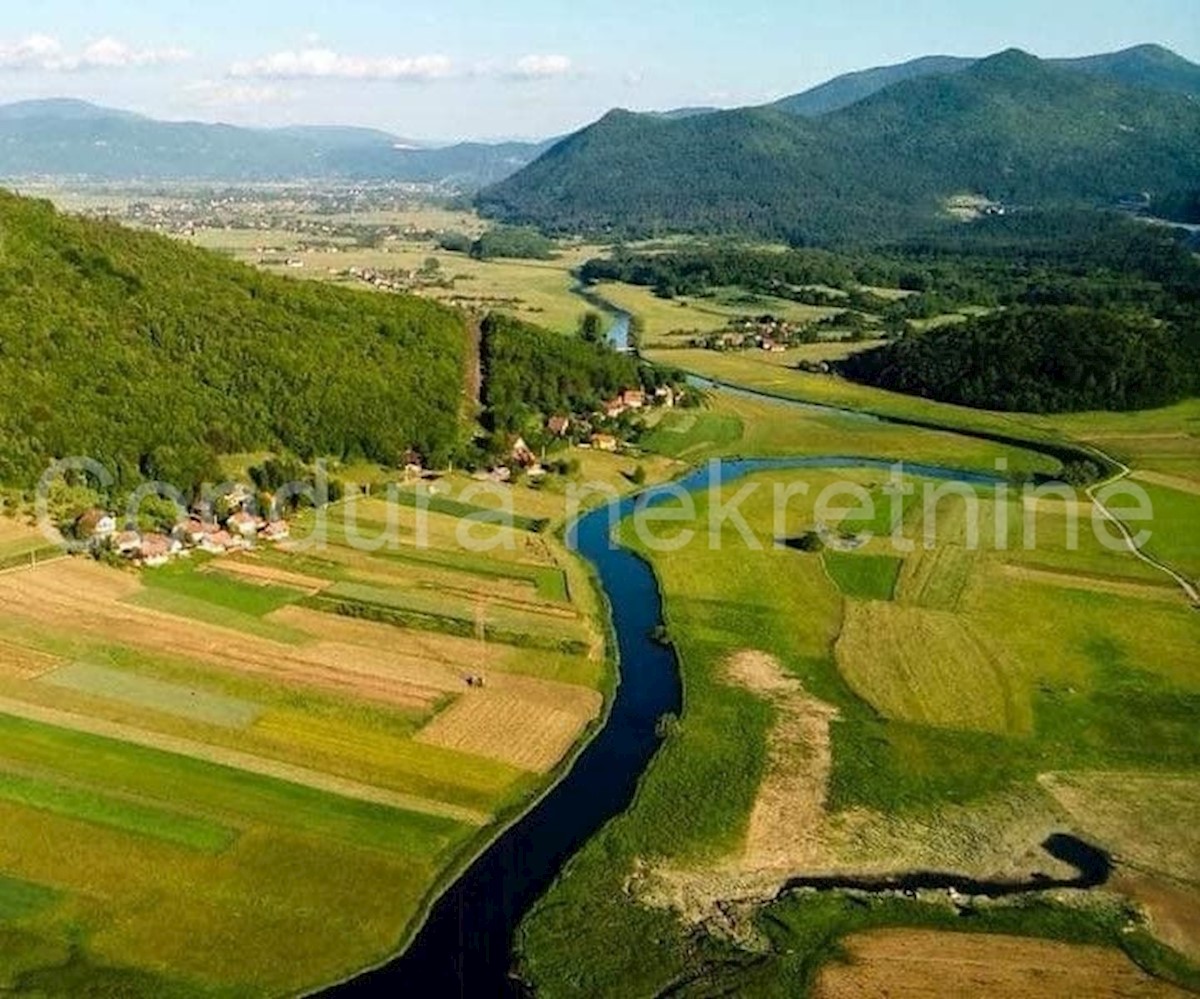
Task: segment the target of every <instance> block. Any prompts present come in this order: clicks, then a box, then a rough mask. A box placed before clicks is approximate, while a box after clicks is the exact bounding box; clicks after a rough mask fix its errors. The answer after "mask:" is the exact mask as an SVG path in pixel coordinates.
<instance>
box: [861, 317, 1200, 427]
mask: <svg viewBox="0 0 1200 999" xmlns="http://www.w3.org/2000/svg"><path fill="white" fill-rule="evenodd" d="M842 372H843V374H846V375H847V376H849V377H850V378H853V379H855V380H857V381H862V382H866V383H868V384H871V385H875V386H878V387H880V388H887V389H892V390H893V391H896V392H906V393H909V394H911V395H920V396H925V397H927V398H931V399H940V400H942V401H944V402H953V403H958V404H960V405H965V406H975V407H981V408H985V409H1002V410H1014V411H1019V412H1026V413H1058V412H1068V411H1085V410H1101V409H1113V410H1132V409H1151V408H1154V407H1157V406H1165V405H1168V404H1170V403H1174V402H1178V401H1179V400H1180V399H1183V398H1186V397H1187V396H1190V395H1194V394H1195V393H1196V391H1197V390H1198V389H1200V328H1198V327H1197V325H1196V322H1195V319H1194V318H1193V319H1185V320H1181V321H1178V322H1174V323H1159V322H1155V321H1153V320H1150V319H1148V318H1146V317H1144V316H1135V315H1121V314H1119V313H1115V312H1111V311H1104V310H1098V309H1086V308H1037V309H1033V308H1017V309H1011V310H1008V311H1006V312H999V313H993V314H991V315H987V316H981V317H978V318H975V319H971V320H969V321H968V322H966V323H964V324H963V325H961V326H952V327H941V328H938V329H932V330H929V331H927V332H925V333H912V334H909V335H908V336H905V337H903V338H901V339H900V340H897V341H895V342H894V343H891V344H888V345H886V346H883V347H877V348H875V349H874V350H868V351H864V352H863V353H861V354H857V355H855V356H853V357H850V358H847V359H846V360H845V361H843V362H842Z"/></svg>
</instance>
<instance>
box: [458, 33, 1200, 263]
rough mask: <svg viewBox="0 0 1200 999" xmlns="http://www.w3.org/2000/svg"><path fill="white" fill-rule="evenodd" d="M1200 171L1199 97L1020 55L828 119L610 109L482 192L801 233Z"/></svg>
mask: <svg viewBox="0 0 1200 999" xmlns="http://www.w3.org/2000/svg"><path fill="white" fill-rule="evenodd" d="M1197 177H1200V105H1198V104H1197V102H1196V101H1195V100H1194V99H1192V98H1190V97H1188V96H1185V95H1181V94H1177V93H1170V92H1164V91H1156V90H1152V89H1149V88H1146V87H1141V86H1128V85H1125V84H1121V83H1115V82H1112V81H1111V80H1110V79H1106V78H1104V77H1101V76H1095V75H1092V74H1089V73H1081V72H1078V71H1076V70H1072V69H1067V68H1063V67H1059V66H1054V65H1051V64H1049V63H1045V62H1041V61H1039V60H1037V59H1035V58H1034V57H1032V56H1029V55H1026V54H1024V53H1021V52H1017V51H1010V52H1004V53H1001V54H999V55H997V56H993V57H991V58H989V59H985V60H982V61H980V62H978V63H976V64H975V65H973V66H971V67H970V68H969V69H966V70H964V71H962V72H958V73H954V74H952V75H943V76H931V77H925V78H922V79H910V80H906V81H903V82H900V83H897V84H895V85H893V86H891V87H888V88H887V89H885V90H882V91H880V92H878V93H876V94H874V95H873V96H871V97H868V98H867V99H865V100H862V101H859V102H858V103H856V104H854V105H853V106H851V107H847V108H844V109H842V110H839V111H836V112H834V113H831V114H827V115H824V116H822V117H819V118H804V117H800V116H796V115H792V114H787V113H784V112H782V111H779V110H775V109H748V110H738V111H729V112H724V113H721V114H713V115H706V116H703V117H698V118H689V119H684V120H682V121H670V120H663V119H655V118H649V117H646V116H638V115H632V114H629V113H627V112H613V113H611V114H609V115H607V116H606V117H605V118H603V119H602V120H601V121H599V122H598V123H596V124H595V125H593V126H592V127H590V128H588V129H585V130H583V131H582V132H579V133H577V134H576V135H573V136H571V137H570V138H568V139H566V140H564V141H563V142H562V143H560V144H559V145H557V146H556V147H554V148H553V149H552V150H550V152H548V153H547V154H546V155H545V156H543V157H542V158H541V159H539V160H538V161H536V162H535V163H533V164H531V165H530V166H529V167H527V168H525V169H524V170H522V171H521V172H519V173H518V174H516V175H515V176H513V177H511V178H509V179H508V180H506V181H504V182H502V183H500V184H497V185H495V186H494V187H491V188H489V189H487V190H485V191H484V192H482V194H481V195H480V197H479V205H480V207H481V209H482V210H483V211H484V212H485V213H486V214H488V215H490V216H492V217H495V218H500V219H504V220H506V221H512V222H523V223H533V224H537V225H541V226H543V227H545V228H548V229H551V230H558V231H583V232H594V233H610V234H614V235H650V234H656V233H663V232H668V231H684V232H724V233H729V232H737V233H742V234H747V235H755V236H768V237H772V238H783V239H787V240H790V241H792V242H796V243H805V242H830V241H837V240H844V239H847V238H889V237H894V236H897V235H901V234H905V233H908V232H911V231H913V229H914V228H919V227H925V228H928V227H929V226H930V225H931V224H932V223H933V222H934V221H935V220H936V219H938V218H939V216H940V210H941V205H942V201H943V199H944V198H945V197H946V196H948V195H951V194H956V193H962V192H968V191H969V192H976V193H980V194H983V195H987V196H989V197H991V198H993V199H996V200H999V201H1004V202H1007V203H1010V204H1017V205H1048V204H1063V203H1067V204H1092V205H1094V204H1104V205H1106V204H1111V203H1112V202H1114V201H1115V200H1116V199H1118V198H1120V197H1121V196H1123V195H1126V194H1128V193H1130V192H1146V193H1148V194H1150V195H1151V196H1152V197H1155V198H1160V199H1164V200H1165V199H1176V200H1178V197H1179V193H1180V192H1183V191H1190V190H1193V189H1195V188H1196V186H1197Z"/></svg>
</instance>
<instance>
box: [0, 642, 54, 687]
mask: <svg viewBox="0 0 1200 999" xmlns="http://www.w3.org/2000/svg"><path fill="white" fill-rule="evenodd" d="M61 665H62V661H61V660H60V659H57V658H56V657H55V656H52V655H49V654H48V653H45V652H38V651H37V650H36V649H28V648H24V647H22V646H20V645H14V644H13V643H11V642H0V676H5V677H10V676H11V677H17V678H18V679H22V680H28V679H33V678H34V677H39V676H41V675H42V674H43V673H49V672H50V671H51V670H52V669H55V668H57V667H58V666H61Z"/></svg>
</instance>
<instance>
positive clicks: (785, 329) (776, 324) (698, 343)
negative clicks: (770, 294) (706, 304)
mask: <svg viewBox="0 0 1200 999" xmlns="http://www.w3.org/2000/svg"><path fill="white" fill-rule="evenodd" d="M804 330H805V327H804V326H803V325H802V324H800V323H790V322H788V321H787V320H785V319H778V318H776V317H775V316H757V317H746V318H743V319H735V320H734V321H733V322H732V323H730V324H729V326H728V327H727V328H726V329H723V330H718V331H717V332H715V333H710V334H708V335H707V336H704V337H701V338H698V339H696V340H694V341H693V343H692V345H693V346H695V347H706V348H708V349H709V350H750V349H752V348H758V349H759V350H765V351H768V352H769V353H773V354H778V353H782V352H783V351H785V350H787V348H788V346H789V345H790V344H792V343H794V342H795V341H797V340H798V339H802V337H803V334H804Z"/></svg>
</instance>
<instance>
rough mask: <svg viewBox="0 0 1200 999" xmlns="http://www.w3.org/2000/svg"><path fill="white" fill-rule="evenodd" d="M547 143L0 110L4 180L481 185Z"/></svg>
mask: <svg viewBox="0 0 1200 999" xmlns="http://www.w3.org/2000/svg"><path fill="white" fill-rule="evenodd" d="M551 144H552V142H542V143H523V142H509V143H499V144H487V143H460V144H457V145H451V146H444V147H431V146H424V145H422V144H420V143H417V142H414V141H413V140H411V139H405V138H401V137H399V136H395V135H392V134H390V133H388V132H384V131H380V130H377V129H369V128H354V127H348V126H291V127H288V128H277V129H252V128H239V127H236V126H233V125H221V124H209V123H205V122H167V121H158V120H155V119H153V118H147V117H144V116H142V115H138V114H134V113H132V112H129V111H121V110H117V109H113V108H105V107H99V106H97V105H95V104H90V103H88V102H86V101H78V100H66V99H55V100H40V101H23V102H20V103H17V104H9V105H4V106H0V176H3V177H31V176H38V177H60V178H79V179H87V180H100V181H130V180H150V181H181V180H194V181H206V182H216V183H237V182H253V181H280V180H285V181H286V180H319V179H343V180H395V181H410V182H413V183H431V184H441V185H444V186H447V187H453V188H458V189H462V188H468V189H473V188H478V187H480V186H482V185H484V184H489V183H493V182H495V181H498V180H501V179H503V178H504V177H507V176H508V175H510V174H512V173H514V172H515V171H516V170H519V169H520V168H521V167H522V166H524V165H526V164H527V163H530V162H532V161H533V160H534V159H536V158H537V157H538V156H539V155H540V154H541V153H542V152H544V151H545V149H546V148H548V147H549V146H550V145H551Z"/></svg>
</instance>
